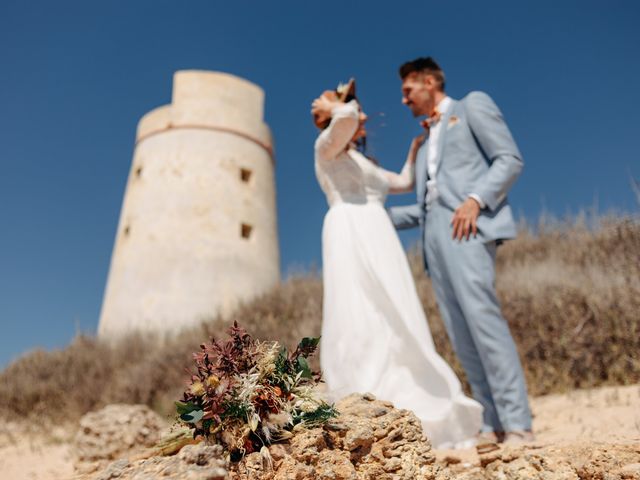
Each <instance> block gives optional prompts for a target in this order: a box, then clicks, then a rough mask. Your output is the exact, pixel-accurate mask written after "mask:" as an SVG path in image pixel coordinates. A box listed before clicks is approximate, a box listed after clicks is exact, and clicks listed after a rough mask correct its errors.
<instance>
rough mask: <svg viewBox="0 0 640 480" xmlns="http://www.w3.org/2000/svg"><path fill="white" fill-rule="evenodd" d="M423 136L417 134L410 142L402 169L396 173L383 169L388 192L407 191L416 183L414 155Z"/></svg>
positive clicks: (421, 142) (422, 141) (416, 153)
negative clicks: (387, 183) (387, 182)
mask: <svg viewBox="0 0 640 480" xmlns="http://www.w3.org/2000/svg"><path fill="white" fill-rule="evenodd" d="M424 139H425V136H424V135H419V136H417V137H416V138H414V139H413V141H412V142H411V147H409V153H408V154H407V160H406V161H405V163H404V167H402V171H401V172H400V173H399V174H398V173H395V172H390V171H388V170H384V169H383V173H384V175H385V177H387V180H388V181H389V193H407V192H410V191H411V190H413V187H414V186H415V183H416V175H415V165H416V156H417V155H418V150H419V149H420V146H421V145H422V144H423V143H424Z"/></svg>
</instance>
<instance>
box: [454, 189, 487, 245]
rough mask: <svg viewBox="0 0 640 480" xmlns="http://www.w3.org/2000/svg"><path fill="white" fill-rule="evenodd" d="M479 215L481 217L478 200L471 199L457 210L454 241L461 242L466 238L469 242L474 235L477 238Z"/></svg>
mask: <svg viewBox="0 0 640 480" xmlns="http://www.w3.org/2000/svg"><path fill="white" fill-rule="evenodd" d="M478 215H480V205H479V204H478V202H477V201H476V200H474V199H473V198H471V197H469V198H467V199H466V200H465V202H464V203H463V204H462V205H460V206H459V207H458V208H456V211H455V213H454V214H453V220H451V225H453V239H454V240H460V241H462V239H463V238H464V237H466V239H467V240H469V236H470V235H471V233H473V236H474V237H475V236H476V235H477V234H478V226H477V223H476V222H477V221H478Z"/></svg>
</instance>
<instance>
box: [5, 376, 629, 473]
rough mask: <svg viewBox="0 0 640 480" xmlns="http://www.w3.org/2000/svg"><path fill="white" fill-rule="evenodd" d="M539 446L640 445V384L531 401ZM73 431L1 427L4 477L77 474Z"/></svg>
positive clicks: (461, 454)
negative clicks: (37, 432)
mask: <svg viewBox="0 0 640 480" xmlns="http://www.w3.org/2000/svg"><path fill="white" fill-rule="evenodd" d="M531 404H532V408H533V413H534V430H535V432H536V435H537V440H536V443H537V444H539V445H543V446H547V445H570V444H577V443H579V444H584V443H589V442H593V443H620V444H626V443H631V442H633V443H640V385H632V386H627V387H605V388H599V389H594V390H580V391H574V392H571V393H569V394H565V395H548V396H544V397H538V398H534V399H532V402H531ZM71 436H72V432H70V431H65V430H62V429H53V430H51V431H48V432H47V433H46V434H44V435H42V436H41V437H38V436H35V435H28V434H25V433H24V432H22V431H20V429H19V428H18V426H17V425H4V426H1V427H0V472H1V473H0V476H1V477H2V478H3V479H10V480H60V479H65V478H70V477H72V476H73V465H72V459H71V447H70V445H69V441H70V439H71ZM436 454H437V457H438V458H439V459H440V460H442V459H444V458H446V457H447V456H449V457H455V458H458V459H460V460H461V461H462V462H463V463H468V464H474V463H477V462H478V457H477V455H476V453H475V449H470V450H456V451H438V452H436Z"/></svg>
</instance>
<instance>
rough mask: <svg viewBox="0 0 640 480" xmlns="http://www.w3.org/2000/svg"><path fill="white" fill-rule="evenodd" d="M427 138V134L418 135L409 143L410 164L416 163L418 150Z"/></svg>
mask: <svg viewBox="0 0 640 480" xmlns="http://www.w3.org/2000/svg"><path fill="white" fill-rule="evenodd" d="M426 138H427V134H426V133H423V134H420V135H418V136H417V137H415V138H414V139H413V140H412V141H411V147H409V152H410V154H411V155H410V158H411V161H412V162H415V161H416V157H417V155H418V149H419V148H420V146H421V145H422V144H423V143H424V141H425V140H426Z"/></svg>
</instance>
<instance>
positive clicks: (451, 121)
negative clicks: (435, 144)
mask: <svg viewBox="0 0 640 480" xmlns="http://www.w3.org/2000/svg"><path fill="white" fill-rule="evenodd" d="M459 121H460V118H459V117H457V116H456V115H451V116H450V117H449V121H448V122H447V128H451V127H453V126H454V125H455V124H456V123H458V122H459Z"/></svg>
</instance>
